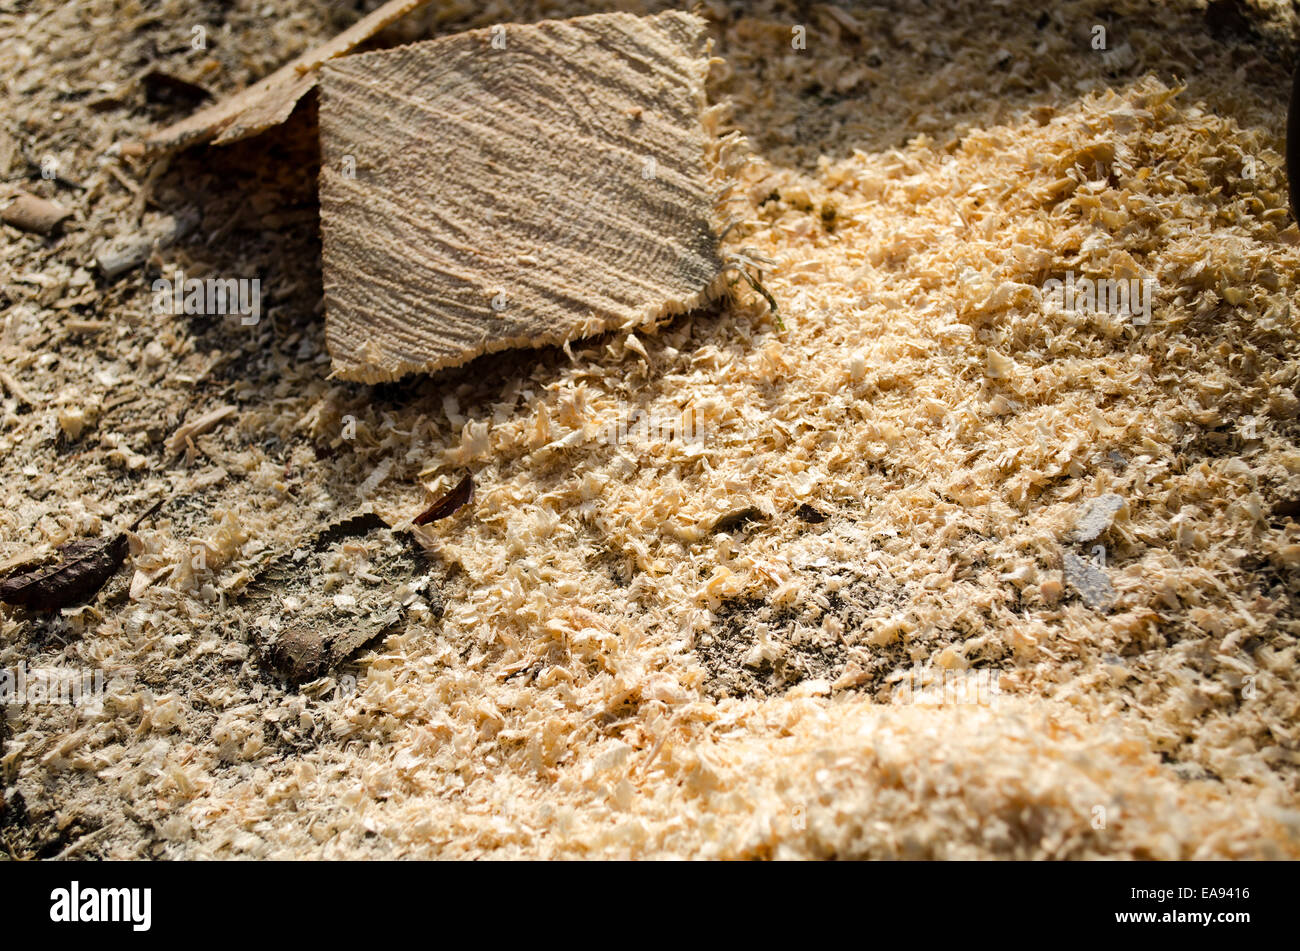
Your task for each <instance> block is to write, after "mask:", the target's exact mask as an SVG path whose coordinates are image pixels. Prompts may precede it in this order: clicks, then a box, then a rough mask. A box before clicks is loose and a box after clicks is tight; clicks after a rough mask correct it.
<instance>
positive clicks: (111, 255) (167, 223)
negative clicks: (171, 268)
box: [95, 213, 199, 278]
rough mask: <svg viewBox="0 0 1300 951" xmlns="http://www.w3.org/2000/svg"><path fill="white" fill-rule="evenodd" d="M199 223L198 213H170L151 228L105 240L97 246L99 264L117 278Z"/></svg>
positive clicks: (96, 260)
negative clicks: (156, 249)
mask: <svg viewBox="0 0 1300 951" xmlns="http://www.w3.org/2000/svg"><path fill="white" fill-rule="evenodd" d="M198 223H199V219H198V215H197V214H194V213H189V214H184V213H183V214H180V215H167V216H166V217H164V218H162V219H161V220H160V221H159V222H158V223H157V224H155V225H154V226H153V227H151V228H146V229H143V230H141V231H137V232H133V233H131V234H126V235H122V236H121V237H117V238H113V239H111V240H109V241H105V242H104V243H103V244H101V245H100V246H99V247H97V248H96V249H95V263H96V264H98V265H99V269H100V270H101V271H102V272H103V273H104V276H105V277H107V278H114V277H117V276H118V275H119V274H121V273H123V272H125V271H129V270H130V269H131V268H133V267H136V266H137V265H140V264H143V263H144V262H145V261H146V260H148V258H149V255H150V254H152V253H153V250H154V248H166V247H168V246H170V245H172V244H174V243H175V242H176V241H178V240H179V239H180V238H183V237H184V236H185V235H186V234H188V233H189V232H190V231H192V230H193V229H194V228H195V226H197V225H198Z"/></svg>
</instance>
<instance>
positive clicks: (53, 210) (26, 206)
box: [0, 192, 72, 234]
mask: <svg viewBox="0 0 1300 951" xmlns="http://www.w3.org/2000/svg"><path fill="white" fill-rule="evenodd" d="M71 217H72V211H71V210H70V209H68V208H64V207H63V206H62V205H60V204H56V203H55V202H52V201H48V200H46V199H44V198H38V197H36V196H35V195H29V194H28V193H27V192H19V193H18V195H17V196H16V197H15V198H14V200H13V201H12V202H10V203H9V204H8V205H7V206H6V207H5V209H4V210H3V211H0V220H3V221H4V223H5V224H7V225H13V226H14V227H15V228H18V229H19V230H20V231H30V232H32V233H34V234H49V233H50V232H51V231H53V230H54V229H55V228H57V227H58V226H59V225H60V224H61V223H62V222H63V221H64V220H66V219H68V218H71Z"/></svg>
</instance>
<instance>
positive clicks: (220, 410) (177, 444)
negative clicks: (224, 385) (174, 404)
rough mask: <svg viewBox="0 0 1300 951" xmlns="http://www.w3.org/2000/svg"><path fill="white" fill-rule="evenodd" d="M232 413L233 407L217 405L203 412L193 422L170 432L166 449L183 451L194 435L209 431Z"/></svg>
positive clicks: (172, 451)
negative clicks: (170, 436)
mask: <svg viewBox="0 0 1300 951" xmlns="http://www.w3.org/2000/svg"><path fill="white" fill-rule="evenodd" d="M233 415H235V407H233V406H219V407H217V408H216V409H214V410H212V411H210V412H207V413H204V414H203V415H202V416H200V417H199V418H198V419H196V420H194V421H193V422H189V423H185V424H184V425H183V426H181V427H180V428H178V429H177V430H176V432H174V433H172V438H171V439H169V440H168V441H167V451H168V452H171V453H177V452H183V451H184V450H185V448H186V447H187V446H188V445H189V443H190V441H191V440H192V439H194V438H195V437H196V436H202V435H203V434H204V433H206V432H210V431H211V430H212V429H214V428H216V425H217V424H218V423H220V422H221V421H222V420H224V419H226V418H227V417H229V416H233Z"/></svg>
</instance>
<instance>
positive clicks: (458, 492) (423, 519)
mask: <svg viewBox="0 0 1300 951" xmlns="http://www.w3.org/2000/svg"><path fill="white" fill-rule="evenodd" d="M473 498H474V477H473V476H472V475H470V474H469V473H466V474H465V478H463V479H461V480H460V482H458V483H457V484H456V487H455V488H453V489H451V490H449V491H447V492H445V493H443V494H442V495H440V496H439V497H438V499H437V501H435V502H434V503H433V504H432V505H430V506H429V507H428V508H427V509H425V510H424V511H423V512H421V513H420V514H419V515H417V516H415V518H414V519H412V524H414V525H428V524H429V523H430V522H436V521H438V520H439V519H444V518H446V517H447V516H449V515H451V514H452V513H453V512H455V511H456V510H457V509H458V508H460V507H461V506H462V505H467V504H469V502H470V500H472V499H473Z"/></svg>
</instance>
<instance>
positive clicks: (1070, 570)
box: [1062, 551, 1115, 611]
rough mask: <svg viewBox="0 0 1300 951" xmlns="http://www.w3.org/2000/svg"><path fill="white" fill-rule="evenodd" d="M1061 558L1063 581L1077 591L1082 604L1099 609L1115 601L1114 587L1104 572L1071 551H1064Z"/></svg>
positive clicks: (1103, 608)
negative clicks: (1063, 570)
mask: <svg viewBox="0 0 1300 951" xmlns="http://www.w3.org/2000/svg"><path fill="white" fill-rule="evenodd" d="M1062 560H1063V562H1064V564H1065V583H1066V584H1068V585H1069V586H1070V587H1072V588H1074V590H1075V591H1077V592H1079V597H1081V598H1083V603H1084V604H1086V605H1088V607H1090V608H1092V609H1094V610H1097V611H1101V610H1105V609H1106V608H1108V607H1110V606H1111V605H1112V604H1113V603H1114V602H1115V588H1114V587H1113V586H1112V585H1111V583H1110V578H1108V577H1107V576H1106V572H1104V571H1102V570H1101V569H1100V568H1098V567H1097V566H1096V565H1094V564H1093V563H1092V562H1090V561H1088V560H1087V559H1086V558H1080V557H1079V556H1078V555H1076V554H1075V553H1074V552H1072V551H1066V552H1064V553H1063V558H1062Z"/></svg>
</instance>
